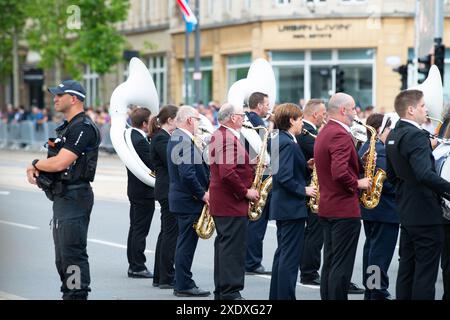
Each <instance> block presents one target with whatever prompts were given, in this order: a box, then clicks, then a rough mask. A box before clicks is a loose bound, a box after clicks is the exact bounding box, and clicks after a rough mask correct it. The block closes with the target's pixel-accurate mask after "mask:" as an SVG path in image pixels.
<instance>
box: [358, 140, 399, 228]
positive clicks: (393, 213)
mask: <svg viewBox="0 0 450 320" xmlns="http://www.w3.org/2000/svg"><path fill="white" fill-rule="evenodd" d="M367 149H369V141H367V142H366V143H365V144H364V145H363V146H362V147H361V149H359V151H358V154H359V156H360V157H362V156H363V155H364V153H365V152H366V151H367ZM375 150H376V152H377V164H376V169H378V168H380V169H383V170H384V171H386V149H385V148H384V144H383V142H381V141H380V140H377V142H376V144H375ZM375 172H376V171H375ZM361 216H362V218H363V220H366V221H377V222H386V223H399V222H400V220H399V216H398V212H397V208H396V205H395V188H394V186H393V185H392V183H390V182H389V181H387V180H385V181H384V183H383V190H382V192H381V198H380V203H379V204H378V205H377V206H376V207H375V208H373V209H366V208H364V207H363V206H361Z"/></svg>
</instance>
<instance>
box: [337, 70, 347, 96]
mask: <svg viewBox="0 0 450 320" xmlns="http://www.w3.org/2000/svg"><path fill="white" fill-rule="evenodd" d="M344 76H345V72H344V71H342V70H339V69H337V70H336V92H344V91H345V89H344V83H345V79H344Z"/></svg>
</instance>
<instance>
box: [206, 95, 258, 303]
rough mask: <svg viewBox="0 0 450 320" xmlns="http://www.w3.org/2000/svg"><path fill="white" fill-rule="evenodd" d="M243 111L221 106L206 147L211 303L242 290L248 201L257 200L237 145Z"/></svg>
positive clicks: (249, 170) (249, 171) (244, 155)
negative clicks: (211, 229)
mask: <svg viewBox="0 0 450 320" xmlns="http://www.w3.org/2000/svg"><path fill="white" fill-rule="evenodd" d="M243 118H244V111H243V109H242V107H234V106H232V105H231V104H224V105H223V106H222V107H221V108H220V111H219V114H218V120H219V123H220V124H221V126H220V128H219V129H218V130H217V131H216V132H215V133H214V134H213V136H212V138H211V143H210V146H209V148H210V158H209V159H210V162H211V163H210V172H211V176H210V184H209V195H210V196H209V205H210V214H211V215H212V216H213V219H214V223H215V225H216V230H217V237H216V240H215V242H214V284H215V290H214V299H215V300H241V299H243V298H242V297H241V294H240V291H241V290H242V289H243V288H244V277H245V253H246V248H247V245H246V238H247V237H246V234H247V224H248V220H247V212H248V206H249V200H257V199H258V197H259V194H258V191H256V190H255V189H251V185H252V181H253V168H252V166H251V165H250V160H249V157H248V154H247V152H246V151H245V148H244V146H243V145H242V144H241V142H240V133H239V130H240V129H241V127H242V120H243Z"/></svg>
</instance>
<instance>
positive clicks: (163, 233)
mask: <svg viewBox="0 0 450 320" xmlns="http://www.w3.org/2000/svg"><path fill="white" fill-rule="evenodd" d="M177 112H178V107H176V106H173V105H167V106H165V107H163V108H162V109H161V110H160V111H159V113H158V115H157V116H156V117H153V118H152V120H151V121H150V125H149V136H150V138H151V142H150V160H151V161H150V162H151V163H152V164H153V166H154V168H155V173H156V182H155V199H156V200H158V202H159V204H160V206H161V230H160V232H159V235H158V240H157V242H156V250H155V268H154V271H153V286H154V287H159V288H160V289H173V286H174V283H175V268H174V259H175V248H176V245H177V237H178V225H177V217H176V216H175V215H174V214H173V213H172V212H170V210H169V172H168V169H167V143H168V142H169V139H170V135H171V134H172V132H173V131H174V130H175V129H176V124H175V117H176V115H177Z"/></svg>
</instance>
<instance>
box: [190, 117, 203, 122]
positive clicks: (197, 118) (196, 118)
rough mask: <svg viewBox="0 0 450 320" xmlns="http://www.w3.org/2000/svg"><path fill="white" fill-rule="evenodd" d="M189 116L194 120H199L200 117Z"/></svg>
mask: <svg viewBox="0 0 450 320" xmlns="http://www.w3.org/2000/svg"><path fill="white" fill-rule="evenodd" d="M190 118H192V119H195V120H197V121H200V119H201V118H200V117H190Z"/></svg>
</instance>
